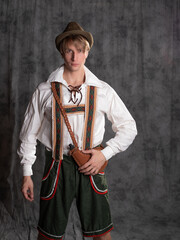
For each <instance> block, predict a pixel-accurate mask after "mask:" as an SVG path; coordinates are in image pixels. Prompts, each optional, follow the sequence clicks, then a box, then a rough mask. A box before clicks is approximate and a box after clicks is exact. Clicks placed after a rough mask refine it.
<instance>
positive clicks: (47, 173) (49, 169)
mask: <svg viewBox="0 0 180 240" xmlns="http://www.w3.org/2000/svg"><path fill="white" fill-rule="evenodd" d="M53 163H54V159H53V161H52V163H51V166H50V168H49V171H48V173H47V174H46V176H45V177H43V179H42V180H44V179H46V178H47V177H48V175H49V173H50V171H51V168H52V165H53Z"/></svg>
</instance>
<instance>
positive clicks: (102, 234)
mask: <svg viewBox="0 0 180 240" xmlns="http://www.w3.org/2000/svg"><path fill="white" fill-rule="evenodd" d="M113 229H114V227H112V228H110V229H109V230H108V231H106V232H105V233H102V234H99V235H91V236H89V235H86V234H84V233H83V236H84V237H101V236H103V235H105V234H106V233H108V232H110V231H111V230H113Z"/></svg>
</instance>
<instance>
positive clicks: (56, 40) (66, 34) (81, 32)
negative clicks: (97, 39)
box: [55, 30, 93, 51]
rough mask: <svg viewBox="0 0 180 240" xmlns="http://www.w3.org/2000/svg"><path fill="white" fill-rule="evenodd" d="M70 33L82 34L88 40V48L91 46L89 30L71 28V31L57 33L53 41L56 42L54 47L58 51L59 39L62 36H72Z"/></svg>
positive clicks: (91, 39) (91, 37)
mask: <svg viewBox="0 0 180 240" xmlns="http://www.w3.org/2000/svg"><path fill="white" fill-rule="evenodd" d="M72 35H81V36H83V37H84V38H86V39H87V41H88V42H89V45H90V48H91V47H92V46H93V36H92V34H91V33H90V32H85V31H81V30H72V31H68V32H64V33H61V34H59V35H58V36H57V37H56V39H55V43H56V48H57V49H58V51H59V47H60V43H61V41H62V40H63V39H64V38H66V37H69V36H72Z"/></svg>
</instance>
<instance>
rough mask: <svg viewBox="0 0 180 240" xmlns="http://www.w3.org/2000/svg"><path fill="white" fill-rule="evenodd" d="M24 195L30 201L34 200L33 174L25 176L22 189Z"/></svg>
mask: <svg viewBox="0 0 180 240" xmlns="http://www.w3.org/2000/svg"><path fill="white" fill-rule="evenodd" d="M21 191H22V193H23V196H24V197H25V198H26V199H27V200H28V201H30V202H32V201H33V200H34V191H33V181H32V179H31V176H24V177H23V183H22V189H21Z"/></svg>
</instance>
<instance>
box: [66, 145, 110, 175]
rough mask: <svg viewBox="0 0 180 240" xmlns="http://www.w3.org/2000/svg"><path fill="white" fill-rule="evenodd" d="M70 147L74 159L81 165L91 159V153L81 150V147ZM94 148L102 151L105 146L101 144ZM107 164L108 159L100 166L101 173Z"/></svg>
mask: <svg viewBox="0 0 180 240" xmlns="http://www.w3.org/2000/svg"><path fill="white" fill-rule="evenodd" d="M70 149H71V150H70V151H69V153H70V155H71V156H72V157H73V158H74V160H75V161H76V163H77V165H78V166H79V167H81V166H82V165H84V164H85V163H87V162H88V161H89V159H90V158H91V154H87V153H83V152H82V151H81V150H79V148H77V147H74V146H73V145H71V146H70ZM94 149H95V150H99V151H100V150H102V149H103V147H102V146H99V147H96V148H94ZM107 164H108V161H106V162H105V163H104V165H103V166H102V167H101V168H100V170H99V173H100V172H103V171H104V169H105V168H106V166H107Z"/></svg>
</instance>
